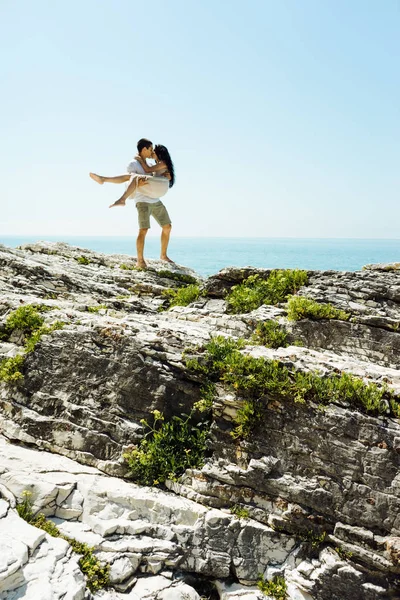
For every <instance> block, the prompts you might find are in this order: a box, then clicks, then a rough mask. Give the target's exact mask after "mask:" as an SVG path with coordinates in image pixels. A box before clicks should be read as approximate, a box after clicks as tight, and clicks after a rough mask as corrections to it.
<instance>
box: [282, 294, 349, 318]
mask: <svg viewBox="0 0 400 600" xmlns="http://www.w3.org/2000/svg"><path fill="white" fill-rule="evenodd" d="M288 318H289V319H290V320H291V321H299V320H300V319H314V320H319V319H340V320H341V321H348V320H349V319H350V314H349V313H347V312H345V311H344V310H341V309H339V308H335V307H334V306H332V304H324V303H322V302H316V301H315V300H312V298H306V297H305V296H292V297H291V298H289V301H288Z"/></svg>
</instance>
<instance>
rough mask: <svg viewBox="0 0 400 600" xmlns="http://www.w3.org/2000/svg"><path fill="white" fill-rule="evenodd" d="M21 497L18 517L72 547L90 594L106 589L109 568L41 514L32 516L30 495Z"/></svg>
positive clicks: (92, 549) (88, 548) (92, 550)
mask: <svg viewBox="0 0 400 600" xmlns="http://www.w3.org/2000/svg"><path fill="white" fill-rule="evenodd" d="M22 495H23V501H22V502H21V503H19V504H17V512H18V514H19V516H20V517H21V518H22V519H24V520H25V521H27V523H29V524H30V525H33V527H37V528H38V529H42V530H43V531H45V532H46V533H48V534H49V535H51V536H52V537H55V538H61V539H63V540H66V541H67V542H68V543H69V544H70V545H71V546H72V549H73V551H74V552H76V553H77V554H81V555H82V556H81V558H80V559H79V567H80V569H81V571H82V573H84V575H86V578H87V586H88V588H89V590H90V591H91V592H92V593H95V592H97V591H98V590H100V589H103V588H105V587H107V586H108V585H109V574H110V566H109V565H105V566H102V565H101V563H100V561H99V560H98V558H97V557H96V556H95V554H94V548H91V547H90V546H88V545H87V544H83V543H81V542H78V541H77V540H75V539H74V538H70V537H69V536H67V535H63V534H62V533H61V532H60V530H59V529H58V527H56V525H55V524H54V523H53V522H52V521H50V520H49V519H46V517H45V516H44V514H43V513H39V514H38V515H34V513H33V510H32V501H31V496H32V493H31V492H28V491H25V492H23V494H22Z"/></svg>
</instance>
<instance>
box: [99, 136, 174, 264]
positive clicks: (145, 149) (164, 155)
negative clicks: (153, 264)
mask: <svg viewBox="0 0 400 600" xmlns="http://www.w3.org/2000/svg"><path fill="white" fill-rule="evenodd" d="M137 150H138V154H137V155H136V156H135V158H134V159H133V160H132V161H131V162H130V163H129V165H128V167H127V173H126V174H124V175H117V176H116V177H104V176H102V175H97V174H96V173H90V174H89V175H90V177H91V178H92V179H93V180H94V181H97V183H100V184H103V183H128V186H127V188H126V190H125V192H124V193H123V194H122V196H121V197H120V198H119V199H118V200H117V201H116V202H114V203H113V204H111V206H110V208H113V207H115V206H125V201H126V200H127V198H133V197H134V198H135V201H136V208H137V211H138V221H139V233H138V237H137V240H136V250H137V267H138V268H141V269H145V268H146V267H147V265H146V262H145V260H144V255H143V252H144V242H145V239H146V234H147V232H148V230H149V229H150V216H153V217H154V219H155V220H156V221H157V223H158V224H159V225H160V227H161V230H162V231H161V255H160V258H161V260H165V261H168V262H170V263H172V262H173V261H172V260H171V259H170V258H168V255H167V250H168V243H169V236H170V234H171V219H170V218H169V215H168V212H167V209H166V208H165V206H164V204H163V203H162V202H161V200H160V198H161V197H162V196H165V194H166V193H167V191H168V190H169V188H171V187H172V186H173V185H174V183H175V172H174V165H173V163H172V160H171V157H170V155H169V152H168V150H167V148H166V147H165V146H162V145H161V144H157V145H156V146H154V147H153V143H152V142H151V141H150V140H147V139H145V138H142V139H140V140H139V141H138V143H137ZM147 159H153V160H155V165H152V166H150V165H148V164H147Z"/></svg>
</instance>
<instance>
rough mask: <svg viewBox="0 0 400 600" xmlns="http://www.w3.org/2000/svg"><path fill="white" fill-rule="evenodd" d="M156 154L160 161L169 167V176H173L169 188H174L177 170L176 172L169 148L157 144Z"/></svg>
mask: <svg viewBox="0 0 400 600" xmlns="http://www.w3.org/2000/svg"><path fill="white" fill-rule="evenodd" d="M154 152H155V153H156V154H157V158H158V160H163V161H164V162H165V164H166V165H167V168H168V171H169V174H170V175H171V179H170V181H169V187H170V188H172V186H173V185H174V183H175V170H174V163H173V162H172V160H171V157H170V155H169V152H168V150H167V148H166V147H165V146H163V145H162V144H156V145H155V146H154Z"/></svg>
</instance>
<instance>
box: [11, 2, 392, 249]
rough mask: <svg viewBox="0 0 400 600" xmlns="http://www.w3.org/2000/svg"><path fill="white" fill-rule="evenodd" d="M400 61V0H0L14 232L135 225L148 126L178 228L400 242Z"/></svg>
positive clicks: (105, 230)
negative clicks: (138, 158) (106, 181)
mask: <svg viewBox="0 0 400 600" xmlns="http://www.w3.org/2000/svg"><path fill="white" fill-rule="evenodd" d="M399 65H400V1H399V0H381V1H379V0H374V1H372V0H323V1H321V0H249V1H248V2H247V3H245V2H243V0H241V1H240V2H239V1H237V0H221V1H219V2H217V1H216V0H201V1H197V2H195V1H194V0H169V1H168V2H166V1H165V0H164V1H163V2H162V1H161V0H155V1H153V2H138V1H133V0H112V1H111V0H109V1H105V0H80V1H79V2H78V1H77V0H69V1H68V2H64V1H61V0H47V1H44V0H0V66H1V94H0V131H1V143H0V166H1V190H0V197H1V207H2V210H1V216H0V234H3V235H5V234H40V235H42V234H43V235H46V234H52V235H60V239H61V238H62V235H63V234H71V235H72V234H75V235H118V234H121V235H134V234H135V232H136V228H137V225H136V212H135V208H134V203H133V202H131V203H130V206H129V207H127V208H126V209H113V210H109V209H108V205H109V204H110V202H111V201H113V200H114V199H116V197H117V196H118V195H119V191H120V189H119V187H117V186H111V185H109V186H103V187H100V186H98V185H96V184H95V183H94V182H92V181H91V180H90V179H89V177H88V172H89V171H90V170H93V171H97V172H100V173H103V174H109V175H113V174H118V173H121V172H124V170H125V167H126V164H127V163H128V161H129V160H130V159H131V157H132V156H133V154H134V153H135V146H136V141H137V139H139V138H140V137H149V138H150V139H152V140H153V141H154V142H158V143H163V144H165V145H166V146H167V147H168V148H169V150H170V152H171V155H172V158H173V160H174V162H175V167H176V173H177V182H176V186H175V187H174V188H173V189H172V190H171V191H170V192H169V193H168V195H167V196H166V197H165V203H166V204H167V206H168V209H169V212H170V214H171V217H172V221H173V233H174V235H176V236H230V237H231V236H245V237H251V236H255V237H282V236H285V237H286V236H288V237H377V238H379V237H389V238H399V237H400V234H399V231H400V201H399V200H400V168H399V166H400V165H399V162H400V161H399V159H400V66H399ZM151 232H152V234H154V235H155V234H157V235H158V233H159V231H158V229H157V226H156V225H154V226H153V228H152V230H151Z"/></svg>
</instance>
